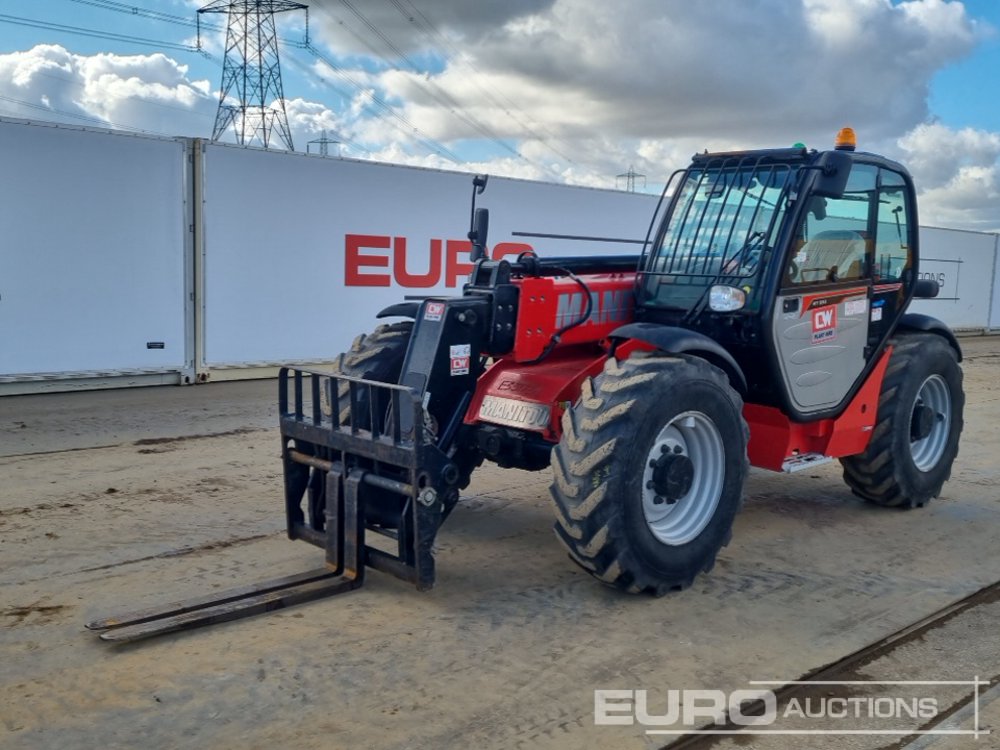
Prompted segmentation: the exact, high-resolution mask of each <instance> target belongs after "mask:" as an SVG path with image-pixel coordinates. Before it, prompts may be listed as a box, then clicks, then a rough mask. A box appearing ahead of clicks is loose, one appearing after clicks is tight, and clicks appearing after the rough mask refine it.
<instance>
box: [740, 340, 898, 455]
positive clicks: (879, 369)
mask: <svg viewBox="0 0 1000 750" xmlns="http://www.w3.org/2000/svg"><path fill="white" fill-rule="evenodd" d="M891 355H892V347H886V350H885V351H884V352H882V356H881V357H880V359H879V361H878V364H877V365H875V369H873V370H872V373H871V375H869V376H868V380H867V381H865V384H864V385H863V386H861V390H860V391H858V393H857V395H856V396H855V397H854V399H853V400H852V401H851V403H850V405H849V406H848V407H847V409H846V410H845V411H844V413H843V414H841V415H840V416H839V417H838V418H837V419H818V420H816V421H815V422H805V423H802V422H792V421H791V420H790V419H789V418H788V417H786V416H785V414H784V413H783V412H782V411H781V410H780V409H776V408H774V407H772V406H759V405H757V404H746V405H744V407H743V417H744V418H745V419H746V421H747V424H748V425H749V426H750V444H749V445H748V446H747V454H748V455H749V458H750V463H751V464H753V465H754V466H759V467H761V468H763V469H771V470H772V471H781V467H782V464H784V462H785V460H786V459H789V458H793V457H795V456H798V455H802V454H804V453H819V454H821V455H824V456H833V457H834V458H840V457H842V456H853V455H856V454H858V453H861V452H863V451H864V450H865V448H867V447H868V442H869V441H870V440H871V436H872V430H873V429H874V427H875V417H876V413H877V411H878V398H879V393H880V392H881V390H882V378H883V377H885V368H886V367H887V366H888V364H889V357H890V356H891Z"/></svg>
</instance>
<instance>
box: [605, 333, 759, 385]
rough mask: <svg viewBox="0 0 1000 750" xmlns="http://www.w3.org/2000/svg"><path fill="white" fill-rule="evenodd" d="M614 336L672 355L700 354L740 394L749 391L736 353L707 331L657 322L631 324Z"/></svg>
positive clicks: (612, 335) (613, 335) (612, 336)
mask: <svg viewBox="0 0 1000 750" xmlns="http://www.w3.org/2000/svg"><path fill="white" fill-rule="evenodd" d="M611 338H614V339H635V340H637V341H642V342H643V343H646V344H649V345H650V346H655V347H656V348H657V349H661V350H663V351H665V352H669V353H671V354H696V355H698V356H700V357H703V358H704V359H706V360H708V361H709V362H711V363H712V364H713V365H715V366H716V367H718V368H719V369H721V370H722V371H723V372H725V373H726V375H727V376H728V377H729V382H730V383H732V385H733V387H734V388H736V389H737V390H738V391H740V393H746V392H747V379H746V376H745V375H744V374H743V370H742V369H741V368H740V366H739V365H738V364H737V363H736V360H735V359H733V355H732V354H730V353H729V352H727V351H726V350H725V349H724V348H723V347H722V346H721V345H720V344H719V343H718V342H717V341H714V340H712V339H710V338H709V337H708V336H706V335H705V334H703V333H698V332H697V331H690V330H688V329H686V328H676V327H674V326H664V325H659V324H657V323H629V324H627V325H623V326H621V327H619V328H616V329H615V330H614V331H612V332H611Z"/></svg>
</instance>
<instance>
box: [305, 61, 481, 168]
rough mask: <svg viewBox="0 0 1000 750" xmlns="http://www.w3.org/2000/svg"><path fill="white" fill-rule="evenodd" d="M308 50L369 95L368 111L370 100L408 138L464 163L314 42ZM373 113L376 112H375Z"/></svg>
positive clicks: (447, 157) (452, 159) (367, 109)
mask: <svg viewBox="0 0 1000 750" xmlns="http://www.w3.org/2000/svg"><path fill="white" fill-rule="evenodd" d="M307 51H308V52H309V53H310V54H311V55H313V56H314V57H315V58H316V59H317V60H319V61H320V62H321V63H323V65H325V66H326V67H328V68H329V69H330V70H332V71H333V72H334V73H335V74H336V75H337V76H339V77H340V78H343V79H344V80H345V81H347V82H348V83H349V84H351V85H352V86H353V87H354V88H356V89H357V90H358V91H359V92H361V93H362V94H364V95H366V96H367V101H366V102H364V103H363V104H362V107H363V108H364V109H365V110H366V111H368V112H372V109H371V107H370V106H369V104H368V102H370V103H371V104H373V105H375V106H376V107H378V108H379V109H380V110H382V112H383V113H384V114H385V115H387V116H388V117H391V118H392V119H393V120H396V121H398V123H399V124H397V123H395V122H390V123H389V124H390V125H392V126H393V127H394V128H396V130H398V131H400V132H401V133H403V134H404V135H406V136H407V137H408V138H412V139H413V140H415V141H416V142H417V143H419V144H420V145H422V146H423V147H424V148H426V149H427V150H429V151H431V152H432V153H435V154H437V155H438V156H443V157H444V158H446V159H448V160H449V161H451V162H453V163H454V164H456V165H458V164H461V163H462V159H460V158H459V157H458V155H457V154H455V153H454V152H452V151H451V150H449V149H448V148H447V147H446V146H445V145H444V144H442V143H439V142H438V141H435V140H434V139H432V138H430V137H429V136H426V135H424V133H423V131H421V130H420V128H418V127H417V126H416V125H414V124H413V123H412V122H410V121H409V120H407V119H406V118H405V117H404V116H403V115H401V114H399V113H398V112H397V111H396V110H395V109H394V108H393V106H392V105H391V104H389V103H388V102H386V101H385V100H384V99H381V98H380V97H378V96H376V95H375V94H374V93H372V92H371V90H370V89H369V88H367V87H366V86H365V85H364V84H362V83H360V82H359V81H357V80H355V79H354V78H353V77H352V76H350V75H348V73H347V72H346V71H344V70H343V69H342V68H340V67H339V66H337V64H336V63H334V62H333V61H332V60H330V59H329V58H328V57H326V55H324V54H323V53H322V52H320V51H319V50H318V49H316V48H315V47H314V46H313V45H312V44H310V45H309V46H308V47H307ZM372 113H373V114H374V112H372ZM401 126H402V127H401Z"/></svg>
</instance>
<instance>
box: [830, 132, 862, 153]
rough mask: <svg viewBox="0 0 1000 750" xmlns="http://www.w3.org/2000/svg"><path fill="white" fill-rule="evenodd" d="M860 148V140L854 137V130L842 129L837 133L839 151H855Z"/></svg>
mask: <svg viewBox="0 0 1000 750" xmlns="http://www.w3.org/2000/svg"><path fill="white" fill-rule="evenodd" d="M857 146H858V138H857V136H856V135H854V128H841V129H840V132H839V133H837V141H836V144H835V148H836V149H837V150H838V151H853V150H854V149H855V148H857Z"/></svg>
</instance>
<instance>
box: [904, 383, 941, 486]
mask: <svg viewBox="0 0 1000 750" xmlns="http://www.w3.org/2000/svg"><path fill="white" fill-rule="evenodd" d="M950 432H951V391H949V390H948V383H947V382H945V379H944V378H943V377H941V376H940V375H931V376H930V377H928V378H927V379H926V380H925V381H924V382H923V383H922V384H921V385H920V389H919V390H918V391H917V398H916V400H915V401H914V402H913V408H912V409H911V411H910V456H911V457H912V458H913V463H914V465H915V466H916V467H917V468H918V469H919V470H920V471H923V472H927V471H930V470H931V469H933V468H934V467H935V466H937V464H938V461H940V460H941V457H942V456H943V455H944V452H945V449H946V448H947V447H948V435H949V433H950Z"/></svg>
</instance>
